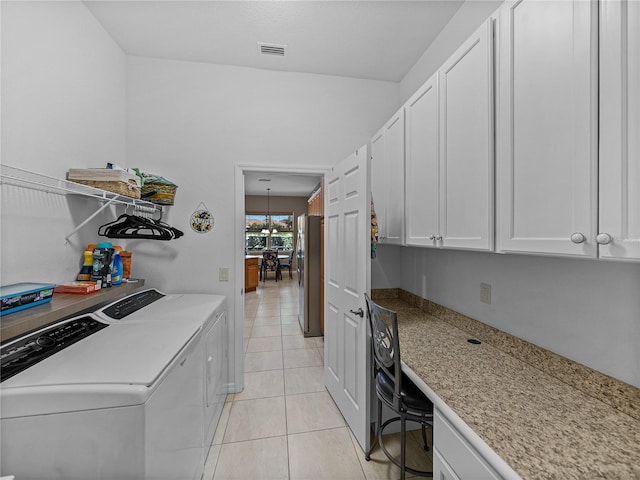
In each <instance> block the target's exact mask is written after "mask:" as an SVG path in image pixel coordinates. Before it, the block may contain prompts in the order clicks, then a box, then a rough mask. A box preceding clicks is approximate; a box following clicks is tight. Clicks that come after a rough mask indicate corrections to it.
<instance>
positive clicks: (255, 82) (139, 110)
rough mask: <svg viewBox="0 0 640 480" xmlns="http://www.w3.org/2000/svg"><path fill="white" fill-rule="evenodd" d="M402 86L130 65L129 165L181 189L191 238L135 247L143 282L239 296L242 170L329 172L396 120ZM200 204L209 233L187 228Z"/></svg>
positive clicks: (174, 216) (182, 216)
mask: <svg viewBox="0 0 640 480" xmlns="http://www.w3.org/2000/svg"><path fill="white" fill-rule="evenodd" d="M397 88H398V87H397V84H394V83H390V82H376V81H370V80H356V79H347V78H339V77H331V76H323V75H310V74H299V73H287V72H276V71H266V70H256V69H250V68H242V67H231V66H222V65H210V64H201V63H193V62H180V61H169V60H156V59H150V58H140V57H130V58H129V59H128V107H129V114H128V129H127V132H128V159H129V164H130V165H131V166H140V167H141V168H143V169H148V170H151V171H154V172H157V173H159V174H161V175H163V176H165V177H166V178H169V179H170V180H172V181H174V182H175V183H177V184H178V185H179V188H178V192H177V196H176V204H175V206H173V207H171V208H170V209H169V213H168V215H167V219H168V221H169V223H170V224H172V225H174V226H176V227H177V228H180V229H183V230H184V231H185V232H186V235H185V236H184V237H183V238H181V239H179V240H177V241H176V242H174V243H171V242H169V243H168V244H162V245H157V244H154V245H148V244H147V243H148V242H147V243H145V244H144V248H143V247H142V245H141V246H140V248H139V249H137V250H136V249H135V247H134V246H132V247H131V249H132V250H133V251H134V255H137V256H138V258H139V259H140V262H141V265H142V266H141V273H140V275H141V276H142V277H144V278H146V279H147V281H148V282H149V283H150V284H154V285H156V286H158V287H159V288H161V289H163V290H167V291H195V292H218V293H222V294H226V295H232V294H233V283H234V278H235V274H236V272H235V271H234V269H233V264H232V259H231V258H229V252H232V251H234V241H235V240H234V232H235V230H234V225H235V221H236V219H235V218H234V198H235V190H234V183H233V178H234V169H235V165H236V164H244V165H247V164H251V165H280V166H285V167H289V168H291V167H296V166H301V167H304V168H308V167H311V166H318V167H322V168H328V167H330V166H331V165H333V164H335V163H337V162H338V161H339V160H341V159H342V158H344V157H346V156H347V154H348V153H349V152H351V151H353V150H355V149H356V148H357V147H358V146H360V145H362V144H364V143H366V142H367V140H368V138H369V135H370V133H371V131H373V129H374V128H375V127H376V126H377V125H378V124H380V123H382V121H383V120H384V119H385V118H386V117H387V116H388V115H390V114H391V113H392V112H393V109H394V108H395V106H396V105H397V103H398V89H397ZM200 202H204V203H205V204H206V205H207V206H208V207H209V209H210V210H211V211H212V212H213V214H214V216H215V219H216V223H215V227H214V229H213V231H212V232H211V233H208V234H205V235H199V234H196V233H194V232H193V231H191V229H190V228H189V226H188V219H189V216H190V215H191V213H192V212H193V211H194V210H195V209H196V207H197V206H198V204H199V203H200ZM157 243H161V242H157ZM239 248H242V245H240V246H239ZM220 267H229V268H231V272H230V279H229V282H219V281H218V269H219V268H220ZM238 273H240V272H238Z"/></svg>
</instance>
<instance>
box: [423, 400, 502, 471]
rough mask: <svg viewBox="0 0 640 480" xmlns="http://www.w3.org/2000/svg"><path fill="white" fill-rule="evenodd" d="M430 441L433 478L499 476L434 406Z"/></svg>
mask: <svg viewBox="0 0 640 480" xmlns="http://www.w3.org/2000/svg"><path fill="white" fill-rule="evenodd" d="M433 442H434V443H433V446H434V457H433V471H434V476H433V478H434V479H435V478H438V479H446V480H449V479H452V480H453V479H458V478H460V479H464V480H467V479H469V480H501V479H502V477H501V476H500V475H499V474H498V473H497V472H496V471H495V470H494V469H493V468H492V467H490V466H489V464H488V463H487V462H486V461H485V460H484V459H483V458H482V456H481V455H480V453H479V452H478V451H477V450H476V449H475V448H474V447H473V446H472V445H471V444H470V443H469V442H467V441H466V440H465V439H464V437H463V436H462V434H461V432H460V431H458V430H457V429H456V428H455V427H454V426H453V425H452V424H451V423H450V422H449V421H448V420H447V419H446V418H445V416H444V415H443V414H442V412H440V410H438V409H436V411H435V414H434V416H433ZM436 453H437V454H438V457H439V458H436Z"/></svg>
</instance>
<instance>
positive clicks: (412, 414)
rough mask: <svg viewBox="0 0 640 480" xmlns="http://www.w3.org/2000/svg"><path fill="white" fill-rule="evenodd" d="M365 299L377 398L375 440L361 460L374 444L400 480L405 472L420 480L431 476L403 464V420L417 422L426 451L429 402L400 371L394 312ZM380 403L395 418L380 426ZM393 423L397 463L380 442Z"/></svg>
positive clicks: (430, 424) (430, 423) (368, 455)
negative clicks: (397, 428)
mask: <svg viewBox="0 0 640 480" xmlns="http://www.w3.org/2000/svg"><path fill="white" fill-rule="evenodd" d="M365 299H366V301H367V314H368V317H369V326H370V327H371V350H372V352H373V379H374V382H375V385H376V395H377V397H378V423H377V425H376V438H375V440H374V442H373V444H372V445H371V448H370V449H369V451H368V452H366V454H365V459H366V460H367V461H369V460H370V459H371V452H372V451H373V449H374V448H375V446H376V443H378V444H379V445H380V448H381V449H382V451H383V452H384V454H385V455H386V456H387V458H388V459H389V460H390V461H391V462H393V463H394V464H395V465H397V466H398V467H400V479H401V480H404V478H405V472H409V473H411V474H413V475H418V476H421V477H431V476H433V473H432V472H430V471H421V470H416V469H413V468H411V467H409V466H407V465H406V435H407V420H408V421H413V422H417V423H419V424H420V426H421V427H422V440H423V441H424V451H425V452H427V451H429V446H428V444H427V432H426V428H427V427H429V428H433V403H432V402H431V400H429V399H428V398H427V396H426V395H425V394H424V393H422V391H421V390H420V389H419V388H418V387H417V386H416V385H415V384H414V383H413V382H412V381H411V380H410V379H409V378H408V377H407V376H406V375H405V374H404V373H403V372H402V365H401V363H400V342H399V340H398V319H397V315H396V312H394V311H393V310H389V309H387V308H384V307H381V306H380V305H377V304H376V303H374V302H373V301H372V300H371V299H370V298H369V297H368V295H366V294H365ZM383 403H384V404H385V405H386V406H387V407H389V408H390V409H391V410H392V411H393V412H394V413H395V414H396V415H397V416H395V417H393V418H391V419H389V420H387V421H386V422H384V423H382V404H383ZM397 421H400V435H401V438H400V461H398V460H397V459H396V458H394V456H393V455H392V454H390V453H389V452H388V451H387V449H386V448H385V446H384V443H383V442H382V435H383V434H384V429H385V428H386V427H387V426H388V425H389V424H391V423H393V422H397Z"/></svg>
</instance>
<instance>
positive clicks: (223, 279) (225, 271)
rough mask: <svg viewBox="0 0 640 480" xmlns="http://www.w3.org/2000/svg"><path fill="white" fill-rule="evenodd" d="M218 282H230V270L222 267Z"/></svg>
mask: <svg viewBox="0 0 640 480" xmlns="http://www.w3.org/2000/svg"><path fill="white" fill-rule="evenodd" d="M218 280H220V281H221V282H228V281H229V269H228V268H227V267H221V268H220V270H219V271H218Z"/></svg>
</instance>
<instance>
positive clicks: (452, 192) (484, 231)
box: [405, 21, 494, 250]
mask: <svg viewBox="0 0 640 480" xmlns="http://www.w3.org/2000/svg"><path fill="white" fill-rule="evenodd" d="M491 27H492V25H491V21H487V22H486V23H485V24H484V25H482V27H481V28H479V29H478V30H477V31H476V32H475V33H474V34H473V35H472V36H471V37H470V38H469V39H468V40H467V41H466V42H465V43H464V44H463V45H462V46H461V47H460V48H459V49H458V50H457V51H456V52H455V53H454V54H453V55H452V56H451V58H449V60H447V62H445V64H444V65H443V66H442V68H440V70H438V72H437V73H436V74H435V75H434V76H432V77H431V78H430V79H429V80H427V82H426V83H425V84H424V85H423V86H422V87H421V88H420V89H419V90H418V91H417V92H416V93H415V94H414V95H413V96H412V97H411V98H410V99H409V100H408V101H407V103H406V104H405V115H406V160H405V165H406V244H407V245H415V246H430V247H445V248H464V249H469V250H491V249H492V248H493V165H494V162H493V158H494V156H493V41H492V39H493V36H492V28H491Z"/></svg>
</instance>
